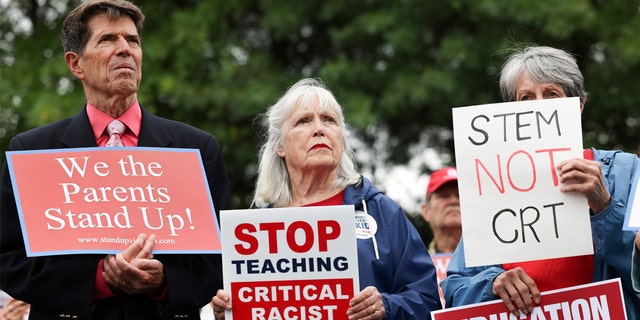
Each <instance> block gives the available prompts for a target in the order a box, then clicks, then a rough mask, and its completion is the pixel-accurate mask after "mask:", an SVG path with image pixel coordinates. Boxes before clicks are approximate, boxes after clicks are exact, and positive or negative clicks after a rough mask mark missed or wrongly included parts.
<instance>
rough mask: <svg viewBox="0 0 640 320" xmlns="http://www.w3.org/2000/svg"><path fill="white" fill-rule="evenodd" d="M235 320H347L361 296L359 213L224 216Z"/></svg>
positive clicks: (280, 211)
mask: <svg viewBox="0 0 640 320" xmlns="http://www.w3.org/2000/svg"><path fill="white" fill-rule="evenodd" d="M220 215H221V216H220V226H221V228H222V246H223V247H222V264H223V272H224V288H225V290H226V291H227V292H229V293H230V295H231V303H232V304H233V309H232V311H231V312H229V311H227V312H226V315H225V318H226V319H228V320H233V319H251V320H257V319H342V318H344V317H345V315H346V312H347V309H348V308H349V300H351V299H352V298H353V297H354V295H355V294H356V292H357V291H359V290H360V289H359V280H358V259H357V258H358V254H357V248H356V234H355V232H356V231H355V230H356V219H355V212H354V207H353V206H324V207H301V208H270V209H250V210H223V211H221V212H220Z"/></svg>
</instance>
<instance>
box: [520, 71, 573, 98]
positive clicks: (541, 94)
mask: <svg viewBox="0 0 640 320" xmlns="http://www.w3.org/2000/svg"><path fill="white" fill-rule="evenodd" d="M566 97H567V94H566V93H565V92H564V88H563V87H562V86H561V85H559V84H557V83H552V82H548V83H538V82H535V81H533V79H531V77H529V73H527V72H526V71H523V72H522V73H521V74H520V75H519V76H518V80H517V81H516V101H525V100H540V99H553V98H566Z"/></svg>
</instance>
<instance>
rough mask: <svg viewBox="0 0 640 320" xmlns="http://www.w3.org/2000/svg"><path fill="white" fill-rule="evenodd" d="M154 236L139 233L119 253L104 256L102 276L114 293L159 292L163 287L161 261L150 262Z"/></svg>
mask: <svg viewBox="0 0 640 320" xmlns="http://www.w3.org/2000/svg"><path fill="white" fill-rule="evenodd" d="M154 244H155V235H151V236H149V238H147V235H146V234H144V233H142V234H140V235H139V236H138V238H137V239H136V241H134V243H133V244H132V245H131V246H129V247H128V248H127V249H126V250H125V251H123V252H122V253H118V254H116V255H111V254H110V255H107V257H106V258H105V259H104V265H103V269H104V271H103V272H102V277H104V279H105V281H106V282H107V284H108V285H109V286H110V287H111V289H114V291H123V292H125V293H128V294H135V293H159V292H162V290H163V289H164V286H165V285H166V279H165V276H164V267H163V265H162V262H160V261H158V260H155V259H153V254H151V252H152V250H153V246H154Z"/></svg>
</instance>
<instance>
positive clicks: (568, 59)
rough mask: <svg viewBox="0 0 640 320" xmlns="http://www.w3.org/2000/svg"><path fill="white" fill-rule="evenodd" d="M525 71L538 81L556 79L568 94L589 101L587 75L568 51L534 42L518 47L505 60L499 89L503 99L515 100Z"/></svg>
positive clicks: (544, 81)
mask: <svg viewBox="0 0 640 320" xmlns="http://www.w3.org/2000/svg"><path fill="white" fill-rule="evenodd" d="M523 71H526V72H527V73H528V74H529V76H530V77H531V79H532V80H533V81H535V82H537V83H549V82H550V83H556V84H559V85H560V86H562V88H563V89H564V93H565V94H566V95H567V96H569V97H580V102H581V103H585V102H586V101H587V92H586V91H585V89H584V78H583V76H582V73H581V72H580V69H579V68H578V64H577V63H576V59H575V58H574V57H573V56H572V55H571V54H569V53H568V52H566V51H563V50H560V49H556V48H552V47H544V46H531V47H526V48H524V49H519V50H515V51H514V52H513V53H512V54H511V55H510V56H509V57H508V58H507V60H506V61H505V63H504V64H503V66H502V71H501V72H500V93H501V94H502V100H504V101H516V100H517V97H516V82H517V81H518V77H519V76H520V74H521V73H522V72H523Z"/></svg>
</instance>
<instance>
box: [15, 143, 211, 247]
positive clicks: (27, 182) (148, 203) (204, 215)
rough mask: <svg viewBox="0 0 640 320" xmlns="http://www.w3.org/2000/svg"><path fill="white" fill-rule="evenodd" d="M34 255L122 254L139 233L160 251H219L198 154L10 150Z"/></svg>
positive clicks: (151, 150)
mask: <svg viewBox="0 0 640 320" xmlns="http://www.w3.org/2000/svg"><path fill="white" fill-rule="evenodd" d="M7 164H8V167H9V170H10V174H11V180H12V183H13V191H14V195H15V199H16V204H17V206H18V213H19V215H20V223H21V226H22V233H23V236H24V241H25V246H26V248H27V255H28V256H44V255H61V254H76V253H117V252H121V251H123V250H124V249H126V248H127V247H128V246H129V245H130V244H131V243H132V242H133V241H134V240H135V239H136V237H137V236H138V234H140V233H146V234H147V235H151V234H155V235H156V245H155V247H154V253H219V252H220V251H221V244H220V236H219V232H220V231H219V227H218V221H217V219H216V217H215V210H214V206H213V201H212V199H211V194H210V191H209V187H208V183H207V180H206V175H205V174H204V169H203V166H202V160H201V158H200V152H199V150H197V149H172V148H143V147H137V148H78V149H52V150H31V151H9V152H7Z"/></svg>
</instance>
